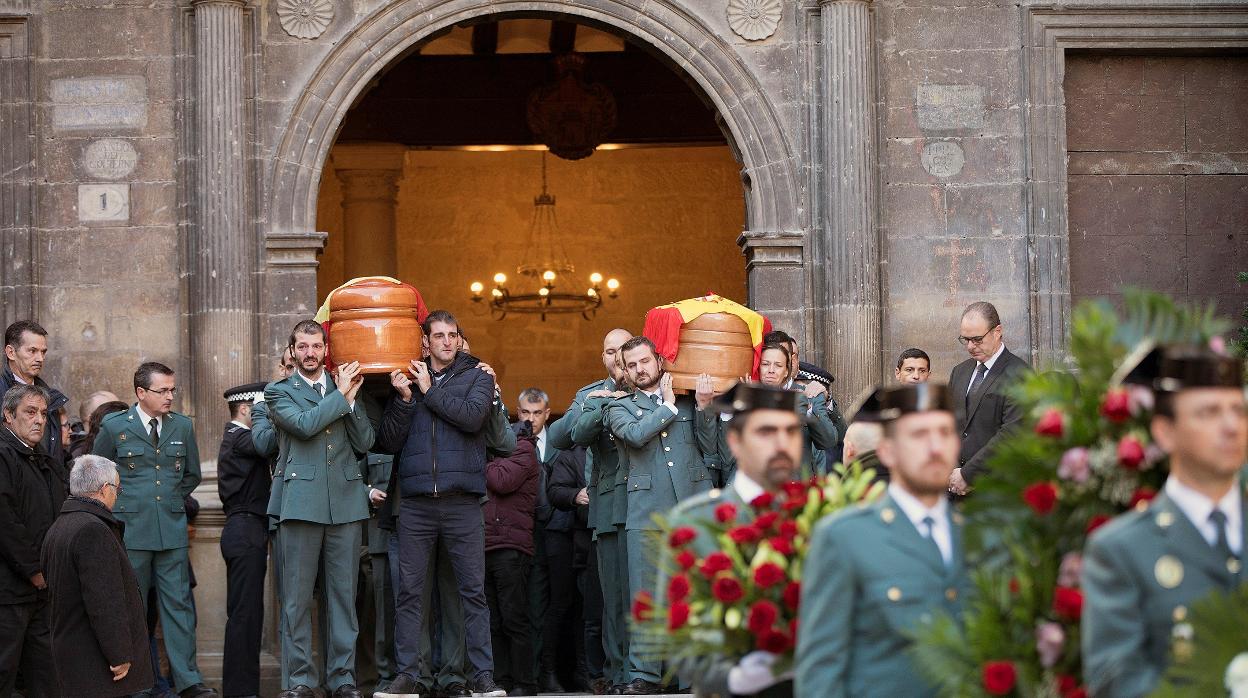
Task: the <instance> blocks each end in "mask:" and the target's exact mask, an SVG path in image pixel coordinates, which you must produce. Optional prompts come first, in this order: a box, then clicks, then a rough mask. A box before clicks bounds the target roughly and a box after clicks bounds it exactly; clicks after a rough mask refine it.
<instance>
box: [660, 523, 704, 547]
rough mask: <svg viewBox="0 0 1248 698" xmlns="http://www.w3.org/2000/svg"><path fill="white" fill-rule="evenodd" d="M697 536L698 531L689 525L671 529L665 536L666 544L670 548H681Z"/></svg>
mask: <svg viewBox="0 0 1248 698" xmlns="http://www.w3.org/2000/svg"><path fill="white" fill-rule="evenodd" d="M697 537H698V532H697V531H695V530H694V529H692V528H690V527H689V526H681V527H680V528H675V529H672V532H671V533H669V534H668V536H667V545H668V547H671V548H683V547H684V546H686V545H688V544H689V543H690V542H692V541H693V539H694V538H697Z"/></svg>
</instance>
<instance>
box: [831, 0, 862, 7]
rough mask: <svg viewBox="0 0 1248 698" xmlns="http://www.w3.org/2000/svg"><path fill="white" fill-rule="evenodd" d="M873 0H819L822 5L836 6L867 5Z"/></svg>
mask: <svg viewBox="0 0 1248 698" xmlns="http://www.w3.org/2000/svg"><path fill="white" fill-rule="evenodd" d="M872 3H873V0H819V6H820V7H828V6H836V5H867V6H870V5H871V4H872Z"/></svg>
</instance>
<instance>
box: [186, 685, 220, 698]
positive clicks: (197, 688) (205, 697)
mask: <svg viewBox="0 0 1248 698" xmlns="http://www.w3.org/2000/svg"><path fill="white" fill-rule="evenodd" d="M178 695H179V696H180V697H181V698H217V695H218V694H217V692H216V691H214V690H212V689H211V688H208V687H207V686H205V685H204V684H202V683H197V684H195V685H194V686H187V687H186V688H184V689H182V690H181V691H178Z"/></svg>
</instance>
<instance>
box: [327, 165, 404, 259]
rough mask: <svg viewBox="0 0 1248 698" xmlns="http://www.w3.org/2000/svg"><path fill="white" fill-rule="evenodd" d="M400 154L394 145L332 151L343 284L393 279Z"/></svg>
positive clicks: (401, 167)
mask: <svg viewBox="0 0 1248 698" xmlns="http://www.w3.org/2000/svg"><path fill="white" fill-rule="evenodd" d="M406 151H407V149H406V148H404V147H403V146H401V145H398V144H394V143H359V144H345V145H337V146H335V147H334V151H333V160H334V171H335V172H336V173H337V175H338V180H339V181H340V182H342V214H343V216H342V218H343V226H344V228H345V230H344V231H343V232H344V240H345V243H346V244H345V245H344V247H343V253H344V259H343V262H344V272H345V274H346V277H347V278H348V279H354V278H356V277H359V276H396V275H397V274H398V259H397V258H398V247H397V243H396V241H395V227H394V207H395V205H396V204H397V203H398V194H399V180H400V179H401V178H402V177H403V155H404V153H405V152H406Z"/></svg>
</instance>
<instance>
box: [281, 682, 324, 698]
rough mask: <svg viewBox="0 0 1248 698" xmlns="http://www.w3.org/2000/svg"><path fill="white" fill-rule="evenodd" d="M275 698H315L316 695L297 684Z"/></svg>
mask: <svg viewBox="0 0 1248 698" xmlns="http://www.w3.org/2000/svg"><path fill="white" fill-rule="evenodd" d="M277 698H316V694H315V693H313V692H312V689H310V688H308V687H307V686H305V685H303V684H299V685H298V686H292V687H290V688H288V689H286V690H285V691H282V692H281V693H279V694H277Z"/></svg>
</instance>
